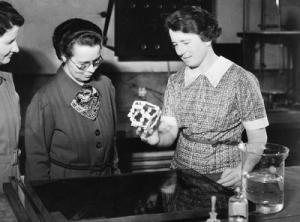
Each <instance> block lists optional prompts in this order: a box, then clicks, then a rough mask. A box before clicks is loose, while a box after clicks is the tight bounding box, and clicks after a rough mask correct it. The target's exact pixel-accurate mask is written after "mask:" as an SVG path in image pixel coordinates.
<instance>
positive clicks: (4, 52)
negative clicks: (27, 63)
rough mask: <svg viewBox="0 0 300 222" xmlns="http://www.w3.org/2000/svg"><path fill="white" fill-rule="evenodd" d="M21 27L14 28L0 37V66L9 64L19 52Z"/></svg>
mask: <svg viewBox="0 0 300 222" xmlns="http://www.w3.org/2000/svg"><path fill="white" fill-rule="evenodd" d="M18 31H19V27H18V26H13V27H12V28H11V29H9V30H7V31H6V32H5V33H4V35H2V36H0V64H7V63H9V62H10V59H11V57H12V55H13V54H14V53H17V52H19V47H18V44H17V40H16V38H17V35H18Z"/></svg>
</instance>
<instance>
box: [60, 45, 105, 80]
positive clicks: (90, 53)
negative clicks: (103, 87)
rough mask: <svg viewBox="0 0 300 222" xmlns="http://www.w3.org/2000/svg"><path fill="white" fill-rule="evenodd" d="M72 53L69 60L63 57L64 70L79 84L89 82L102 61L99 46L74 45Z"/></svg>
mask: <svg viewBox="0 0 300 222" xmlns="http://www.w3.org/2000/svg"><path fill="white" fill-rule="evenodd" d="M72 52H73V56H72V57H71V58H65V57H63V60H64V62H65V65H64V66H65V70H66V71H67V72H68V74H70V75H71V76H72V77H73V78H74V79H76V80H77V81H79V82H86V81H89V80H90V79H91V77H92V75H93V74H94V72H95V70H96V69H97V68H98V66H99V64H100V62H101V61H102V57H101V55H100V52H101V47H100V45H95V46H88V45H79V44H77V43H75V44H74V45H73V50H72Z"/></svg>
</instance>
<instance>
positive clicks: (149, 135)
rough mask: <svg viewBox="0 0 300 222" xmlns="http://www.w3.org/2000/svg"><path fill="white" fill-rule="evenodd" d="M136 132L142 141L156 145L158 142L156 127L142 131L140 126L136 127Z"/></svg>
mask: <svg viewBox="0 0 300 222" xmlns="http://www.w3.org/2000/svg"><path fill="white" fill-rule="evenodd" d="M136 134H137V135H138V136H139V137H140V138H141V140H142V141H143V142H146V143H148V144H149V145H152V146H157V145H158V143H159V134H158V130H157V129H150V130H149V131H144V130H143V129H142V128H141V127H138V128H137V130H136Z"/></svg>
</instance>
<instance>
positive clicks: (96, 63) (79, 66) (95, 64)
mask: <svg viewBox="0 0 300 222" xmlns="http://www.w3.org/2000/svg"><path fill="white" fill-rule="evenodd" d="M69 60H70V61H71V62H72V63H73V64H74V65H75V66H76V68H77V69H79V70H80V71H86V70H87V69H88V68H89V67H90V66H91V65H93V67H98V66H99V65H100V64H101V62H102V61H103V58H102V56H101V55H100V56H99V57H98V58H97V59H95V60H94V61H90V62H84V63H82V64H76V62H74V61H73V60H72V59H69Z"/></svg>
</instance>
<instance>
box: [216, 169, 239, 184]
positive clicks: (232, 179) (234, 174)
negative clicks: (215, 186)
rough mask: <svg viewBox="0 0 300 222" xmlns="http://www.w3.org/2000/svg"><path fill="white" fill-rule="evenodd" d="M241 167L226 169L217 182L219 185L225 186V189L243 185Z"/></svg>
mask: <svg viewBox="0 0 300 222" xmlns="http://www.w3.org/2000/svg"><path fill="white" fill-rule="evenodd" d="M241 174H242V172H241V166H240V165H239V166H237V167H236V168H226V169H225V170H224V171H223V173H222V175H221V178H220V179H219V180H218V181H217V183H219V184H221V185H223V186H225V187H237V186H241V184H242V177H241Z"/></svg>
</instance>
